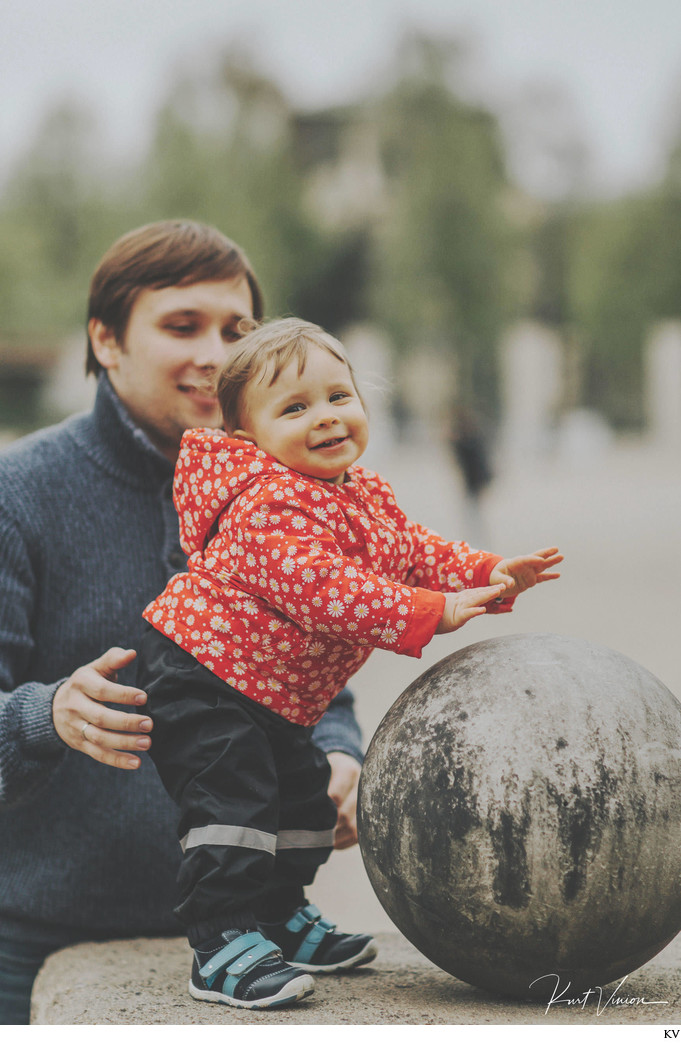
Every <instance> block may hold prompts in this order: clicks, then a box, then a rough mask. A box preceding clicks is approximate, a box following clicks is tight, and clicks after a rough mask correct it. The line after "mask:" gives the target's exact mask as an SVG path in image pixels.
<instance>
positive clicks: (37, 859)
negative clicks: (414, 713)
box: [0, 221, 361, 1025]
mask: <svg viewBox="0 0 681 1043" xmlns="http://www.w3.org/2000/svg"><path fill="white" fill-rule="evenodd" d="M262 314H263V301H262V294H261V291H260V288H259V285H258V282H257V279H256V277H255V275H254V273H253V271H252V269H251V266H250V264H249V262H248V260H247V258H246V257H245V256H244V254H243V252H242V251H241V250H240V249H239V248H238V247H237V246H236V245H235V244H234V243H232V242H231V241H230V240H228V239H226V238H225V237H224V236H223V235H222V234H221V233H220V232H218V231H217V230H215V229H213V228H210V227H208V226H205V225H201V224H197V223H194V222H189V221H167V222H158V223H156V224H153V225H147V226H145V227H143V228H141V229H137V230H135V231H133V232H130V233H128V234H127V235H125V236H123V237H122V238H121V239H120V240H118V241H117V242H116V243H115V244H114V245H113V246H112V247H111V248H110V249H109V251H108V252H107V253H106V254H105V255H104V257H103V258H102V260H101V262H100V264H99V266H98V268H97V270H96V271H95V274H94V276H93V279H92V284H91V289H90V303H89V312H88V355H87V371H88V372H89V373H92V374H94V375H95V376H96V377H97V380H98V388H97V396H96V400H95V405H94V408H93V410H92V412H91V413H88V414H83V415H80V416H76V417H71V418H69V419H67V420H66V421H64V422H63V423H61V424H59V425H57V426H55V427H52V428H47V429H45V430H44V431H41V432H36V433H35V434H32V435H29V436H28V437H26V438H23V439H20V440H18V441H17V442H15V443H14V444H13V445H11V446H10V447H9V448H8V449H6V450H5V451H4V452H3V453H2V454H0V490H1V493H0V689H1V690H0V829H1V830H2V842H1V843H0V1024H4V1025H11V1024H26V1023H28V1021H29V1011H30V996H31V989H32V986H33V981H34V979H35V976H36V974H37V972H38V970H39V969H40V967H41V965H42V963H43V961H44V960H45V958H46V957H47V956H48V955H49V954H50V953H51V952H53V951H55V950H56V949H59V948H62V947H64V946H67V945H72V944H75V943H77V942H82V941H89V940H98V939H111V938H120V937H131V936H135V935H137V936H138V935H140V934H142V935H177V934H178V933H180V930H181V928H180V925H179V922H178V921H177V920H176V919H175V917H174V915H173V913H172V908H173V906H174V905H175V904H176V883H175V880H176V876H177V870H178V867H179V863H180V854H181V852H180V849H179V846H178V844H177V840H176V833H175V825H176V818H177V812H176V809H175V806H174V805H173V803H172V802H171V800H170V798H169V797H168V796H167V794H166V793H165V790H164V789H163V786H162V785H161V782H160V779H159V778H158V776H157V773H156V770H155V768H154V766H153V764H152V763H151V762H150V761H149V759H148V758H147V757H144V756H142V754H143V753H145V752H146V751H147V750H148V749H149V747H150V745H151V742H152V741H153V735H150V732H151V729H152V722H151V719H150V718H149V717H148V716H146V715H145V713H144V704H145V702H146V694H145V693H144V692H143V691H141V690H140V689H138V688H137V687H136V686H135V663H134V660H135V655H136V653H135V648H136V644H137V641H138V638H139V635H140V633H141V629H142V616H141V613H142V610H143V608H144V607H145V605H146V604H148V602H149V601H150V600H151V598H152V597H153V596H155V595H156V594H157V593H158V590H160V589H162V588H163V586H164V585H165V583H166V582H167V580H168V579H169V577H170V576H171V575H172V574H174V573H175V572H177V571H178V569H180V568H182V567H184V563H185V556H184V554H183V552H182V549H181V547H180V543H179V531H178V519H177V515H176V513H175V509H174V506H173V502H172V479H173V470H174V464H175V460H176V458H177V454H178V450H179V446H180V441H181V438H182V435H183V433H184V431H185V429H186V428H190V427H211V426H215V427H217V426H219V425H220V422H221V418H220V412H219V409H218V405H217V400H216V398H215V397H214V394H213V391H212V386H211V378H212V376H213V374H214V372H215V370H216V369H217V367H218V366H219V364H220V363H221V361H222V360H223V359H224V356H225V354H226V353H227V352H228V351H229V350H230V348H231V346H232V344H234V343H235V342H236V341H237V340H238V339H239V336H240V334H239V332H238V324H239V322H240V321H241V320H242V319H244V318H255V319H260V318H262ZM314 734H315V742H316V743H317V744H318V745H319V746H320V748H321V749H322V750H323V751H324V752H325V753H326V754H327V756H328V759H329V763H330V766H331V781H330V785H329V793H330V795H331V796H332V798H333V800H334V802H335V803H336V805H337V807H338V808H339V815H338V824H337V828H336V836H335V846H336V847H349V846H351V845H352V844H353V843H355V842H356V839H357V834H356V819H355V808H356V795H357V782H358V778H359V766H360V762H361V752H360V742H361V736H360V732H359V728H358V725H357V722H356V719H355V716H354V708H353V699H352V696H351V695H350V693H349V692H348V691H343V692H342V693H341V694H340V695H339V696H338V697H337V699H336V700H335V702H334V705H333V707H332V708H331V710H330V711H329V713H328V714H327V716H326V717H325V718H324V719H323V721H322V722H321V723H320V725H319V726H318V727H317V728H316V729H315V733H314Z"/></svg>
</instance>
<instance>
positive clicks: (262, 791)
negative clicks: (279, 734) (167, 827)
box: [139, 631, 313, 1008]
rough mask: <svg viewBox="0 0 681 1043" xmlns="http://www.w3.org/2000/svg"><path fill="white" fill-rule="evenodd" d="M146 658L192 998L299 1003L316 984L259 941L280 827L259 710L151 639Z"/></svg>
mask: <svg viewBox="0 0 681 1043" xmlns="http://www.w3.org/2000/svg"><path fill="white" fill-rule="evenodd" d="M140 661H141V662H140V673H139V684H140V685H141V686H142V687H144V688H145V690H146V691H147V693H148V696H149V701H148V708H149V712H150V715H151V716H152V718H153V720H154V739H153V760H154V762H155V764H156V767H157V769H158V771H159V774H160V776H161V779H162V781H163V783H164V785H165V786H166V789H167V790H168V792H169V793H170V795H171V796H172V797H173V799H174V800H175V801H176V802H177V803H178V805H179V808H180V823H179V828H178V833H179V836H180V838H181V840H180V842H181V845H182V848H183V852H184V857H183V860H182V864H181V868H180V872H179V874H178V885H179V891H180V899H181V900H180V904H179V905H178V906H177V908H176V909H175V912H176V914H177V916H178V918H179V919H180V920H181V921H182V923H183V924H184V925H185V928H186V931H187V937H188V939H189V942H190V944H191V945H192V947H193V948H194V950H195V961H194V967H193V971H192V980H191V982H190V986H189V988H190V992H191V994H192V996H194V997H195V998H196V999H201V1000H208V1001H211V1002H221V1003H228V1004H230V1005H234V1006H240V1007H254V1008H260V1007H270V1006H280V1005H283V1004H288V1003H292V1002H295V1001H296V1000H298V999H301V998H302V997H303V996H306V995H308V994H309V993H310V992H311V991H312V988H313V983H312V980H311V979H310V978H309V975H305V974H301V972H300V971H299V970H296V969H295V968H291V967H289V966H288V964H286V963H285V962H284V961H283V960H282V957H281V953H280V952H279V951H278V947H277V945H276V944H272V943H271V942H270V941H267V940H266V939H265V938H264V937H263V936H262V935H261V934H260V933H258V928H257V923H256V919H255V915H254V912H253V909H254V905H255V903H256V901H257V898H258V896H259V895H260V894H261V892H262V891H263V889H264V887H265V886H266V884H267V882H268V881H269V879H270V877H271V875H272V872H273V869H274V861H275V850H276V832H277V819H278V799H277V777H276V769H275V766H274V760H273V757H272V752H271V748H270V744H269V742H268V740H267V735H266V733H265V731H264V730H263V728H262V727H260V723H259V721H258V719H257V713H256V714H255V715H254V713H253V712H252V711H253V707H255V704H251V701H250V700H246V699H245V698H244V697H243V696H240V695H239V693H237V692H234V693H231V689H229V687H228V686H226V685H224V684H223V683H222V682H221V681H219V679H217V678H216V677H214V675H212V674H211V673H210V671H208V670H206V669H205V668H204V667H201V666H200V665H199V664H198V663H197V662H196V661H195V660H194V659H193V658H192V657H191V656H188V655H187V654H186V653H184V652H182V650H181V649H179V648H177V647H176V646H175V645H174V644H173V643H172V642H171V641H168V639H167V638H164V637H163V635H160V634H156V632H155V631H149V632H147V633H146V634H145V637H144V639H143V641H142V643H141V647H140ZM255 709H256V710H257V709H258V708H255ZM266 716H270V715H269V714H268V715H266Z"/></svg>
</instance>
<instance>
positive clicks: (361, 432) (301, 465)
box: [234, 345, 369, 483]
mask: <svg viewBox="0 0 681 1043" xmlns="http://www.w3.org/2000/svg"><path fill="white" fill-rule="evenodd" d="M241 420H242V423H243V427H242V428H240V429H239V430H238V431H235V432H234V433H235V435H237V436H238V437H241V438H248V439H250V440H251V441H253V442H255V443H256V445H257V446H258V447H259V448H260V449H264V450H265V452H267V453H270V455H271V456H273V457H274V458H275V459H276V460H278V461H279V462H280V463H282V464H285V465H286V467H290V468H291V469H292V470H293V471H299V472H300V473H301V474H307V475H310V476H311V477H312V478H323V479H325V480H326V481H328V482H336V483H340V482H342V481H343V478H344V477H345V471H346V469H347V468H348V467H349V466H350V465H351V464H353V463H354V462H355V460H357V459H359V457H360V456H361V455H362V453H363V452H364V450H365V449H366V445H367V442H368V440H369V425H368V421H367V416H366V413H365V412H364V407H363V406H362V403H361V401H360V398H359V395H358V394H357V390H356V388H355V385H354V383H353V381H352V376H351V374H350V370H349V369H348V367H347V366H346V365H345V363H344V362H341V361H340V359H337V358H335V357H334V356H333V355H332V354H331V353H330V352H329V351H326V349H325V348H321V347H317V346H316V345H311V346H310V349H309V351H308V355H307V359H306V362H305V369H304V370H303V372H302V373H301V374H300V376H299V375H298V363H297V361H295V360H292V361H291V362H290V363H289V364H288V365H287V366H285V367H284V369H282V371H281V373H280V374H279V376H278V377H277V380H276V381H275V383H274V384H272V386H271V387H268V386H267V375H265V379H264V380H258V379H257V378H256V380H254V381H253V382H252V383H251V384H250V385H249V386H248V387H247V388H246V391H245V394H244V403H243V414H242V417H241Z"/></svg>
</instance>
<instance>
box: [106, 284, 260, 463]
mask: <svg viewBox="0 0 681 1043" xmlns="http://www.w3.org/2000/svg"><path fill="white" fill-rule="evenodd" d="M252 317H253V302H252V297H251V291H250V287H249V285H248V282H247V280H246V279H245V277H239V278H235V279H222V280H216V281H214V282H213V281H211V282H198V283H194V284H192V285H189V286H169V287H166V288H165V289H162V290H149V289H147V290H143V291H142V292H141V293H140V295H139V297H138V298H137V300H136V301H135V304H134V305H133V308H132V311H131V313H130V319H129V321H128V327H127V330H126V332H125V337H124V341H123V343H122V344H118V343H116V342H115V340H114V339H113V337H112V336H111V335H110V334H109V333H108V331H106V330H103V328H102V327H101V324H99V327H97V326H95V329H94V330H93V329H92V328H91V331H90V332H91V337H92V341H93V347H94V348H95V353H96V354H97V357H98V358H99V361H100V362H101V363H102V365H104V366H105V367H106V369H107V371H108V374H109V378H110V380H111V383H112V385H113V387H114V389H115V390H116V392H117V394H118V396H119V398H120V399H121V401H122V402H123V404H124V405H125V407H126V408H127V410H128V412H129V413H130V415H131V417H132V418H133V420H134V421H135V422H136V423H137V424H138V425H139V426H140V427H141V428H142V430H143V431H145V432H146V434H147V435H148V436H149V438H150V439H151V441H152V442H153V443H154V445H155V446H156V447H157V448H158V449H160V451H161V452H162V453H163V454H164V455H165V456H167V457H168V459H170V460H173V461H174V460H175V459H176V457H177V453H178V450H179V446H180V441H181V439H182V435H183V434H184V432H185V431H186V429H187V428H189V427H220V426H221V423H222V418H221V416H220V410H219V408H218V403H217V399H216V398H215V395H214V394H213V392H212V379H213V377H214V376H215V373H216V370H217V368H218V367H219V366H220V364H221V363H222V361H223V360H224V358H225V355H226V353H227V352H228V351H230V350H231V348H232V346H233V345H234V344H236V342H237V341H238V340H239V339H240V333H239V332H238V324H239V322H240V321H241V319H244V318H252ZM93 321H95V322H96V320H93ZM98 333H99V334H100V335H101V336H102V337H103V338H104V339H105V341H106V343H105V344H104V351H103V353H102V352H100V351H98V350H97V347H98V337H97V334H98ZM93 334H94V336H93ZM106 338H108V340H106Z"/></svg>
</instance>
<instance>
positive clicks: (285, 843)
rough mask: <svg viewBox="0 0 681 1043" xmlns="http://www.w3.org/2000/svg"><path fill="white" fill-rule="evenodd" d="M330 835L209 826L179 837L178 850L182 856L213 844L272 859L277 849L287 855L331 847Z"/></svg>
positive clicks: (305, 830) (328, 831)
mask: <svg viewBox="0 0 681 1043" xmlns="http://www.w3.org/2000/svg"><path fill="white" fill-rule="evenodd" d="M333 833H334V831H333V830H332V829H324V830H317V831H314V830H310V829H285V830H282V832H281V833H280V834H279V836H278V837H276V836H275V835H274V834H273V833H263V831H262V830H260V829H249V828H247V827H246V826H221V825H219V824H213V825H212V826H199V827H197V828H196V829H190V830H189V832H188V833H187V835H186V836H184V837H182V840H181V841H180V847H181V848H182V851H183V852H184V851H186V850H187V848H190V847H200V846H201V845H202V844H214V845H216V846H217V847H247V848H254V849H255V850H256V851H267V852H268V853H269V854H271V855H273V854H274V853H275V851H276V850H277V849H279V850H282V851H290V850H292V849H294V848H314V847H333Z"/></svg>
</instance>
